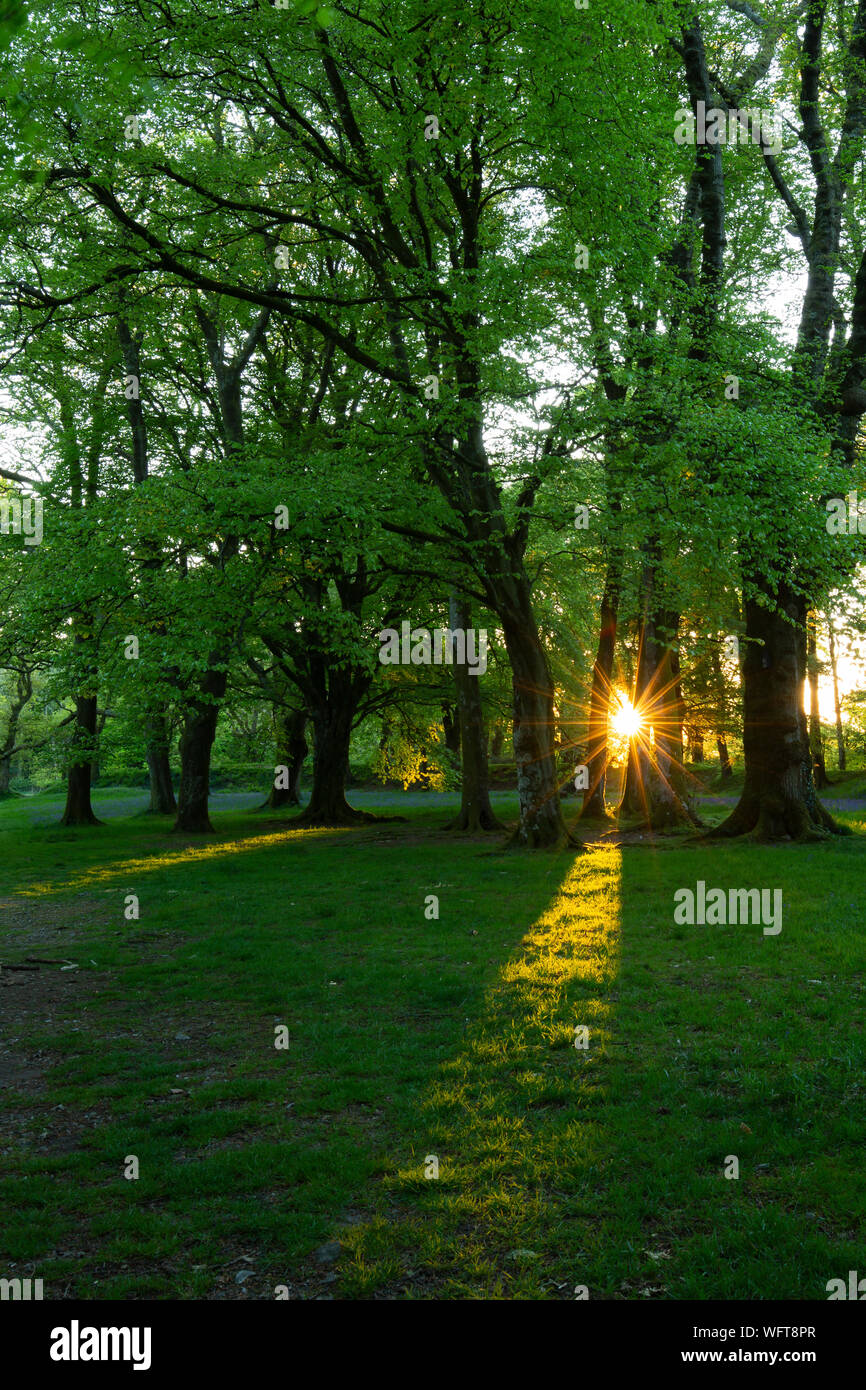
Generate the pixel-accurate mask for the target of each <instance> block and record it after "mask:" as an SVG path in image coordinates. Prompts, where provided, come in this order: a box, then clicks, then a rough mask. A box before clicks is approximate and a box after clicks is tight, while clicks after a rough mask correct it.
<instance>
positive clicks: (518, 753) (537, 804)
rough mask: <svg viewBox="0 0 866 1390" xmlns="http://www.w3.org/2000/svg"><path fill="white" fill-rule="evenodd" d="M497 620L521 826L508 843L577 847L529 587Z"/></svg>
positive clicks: (517, 592) (524, 585)
mask: <svg viewBox="0 0 866 1390" xmlns="http://www.w3.org/2000/svg"><path fill="white" fill-rule="evenodd" d="M509 597H510V602H509V603H508V604H503V606H502V610H501V611H500V613H499V616H500V618H501V620H502V628H503V632H504V634H505V645H506V648H507V650H508V657H509V660H510V662H511V682H512V692H513V701H514V703H513V708H514V757H515V761H516V763H517V794H518V798H519V801H520V821H519V824H518V827H517V830H516V831H515V833H514V835H513V837H512V840H511V843H512V845H514V846H522V847H525V848H532V849H543V848H553V847H555V846H562V845H566V844H571V845H576V844H577V843H578V842H577V841H576V840H575V839H574V837H573V836H572V835H570V833H569V831H568V828H567V827H566V824H565V821H564V819H563V815H562V807H561V805H560V801H559V781H558V778H557V775H556V755H555V751H554V728H555V723H554V710H553V681H552V680H551V676H550V670H549V668H548V665H547V657H546V655H545V652H544V648H543V647H542V645H541V639H540V637H539V635H538V627H537V625H536V622H535V614H534V613H533V611H532V601H531V598H530V592H529V583H528V581H527V579H526V578H525V576H519V577H517V578H516V580H515V582H514V586H513V588H512V590H511V594H510V596H509Z"/></svg>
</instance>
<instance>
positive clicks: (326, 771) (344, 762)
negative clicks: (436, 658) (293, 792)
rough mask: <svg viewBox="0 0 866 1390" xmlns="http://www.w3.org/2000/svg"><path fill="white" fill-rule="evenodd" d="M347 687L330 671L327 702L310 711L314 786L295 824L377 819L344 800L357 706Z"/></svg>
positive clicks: (356, 821)
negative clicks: (357, 809)
mask: <svg viewBox="0 0 866 1390" xmlns="http://www.w3.org/2000/svg"><path fill="white" fill-rule="evenodd" d="M349 689H350V687H349V686H348V685H347V683H346V682H343V681H339V680H337V679H336V676H335V673H333V672H332V673H331V680H330V682H329V690H328V695H329V698H328V701H327V704H325V705H323V706H319V707H317V708H315V709H314V710H313V733H314V737H315V748H314V750H313V787H312V791H311V792H310V800H309V802H308V803H307V806H306V809H305V810H304V811H303V813H302V814H301V815H300V816H299V817H298V820H297V821H296V822H294V824H298V825H300V824H303V825H354V824H357V823H358V822H359V821H365V820H375V819H376V817H375V816H370V815H368V813H367V812H366V811H356V810H355V809H354V807H352V806H350V805H349V803H348V801H347V800H346V778H347V777H348V774H349V744H350V741H351V737H352V721H353V719H354V715H355V709H356V707H357V706H356V704H355V703H354V702H353V701H352V700H351V699H350V698H349Z"/></svg>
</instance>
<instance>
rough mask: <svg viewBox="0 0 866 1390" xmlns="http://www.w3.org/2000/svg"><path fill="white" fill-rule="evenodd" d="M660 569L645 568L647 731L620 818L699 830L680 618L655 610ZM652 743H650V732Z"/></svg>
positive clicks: (641, 705)
mask: <svg viewBox="0 0 866 1390" xmlns="http://www.w3.org/2000/svg"><path fill="white" fill-rule="evenodd" d="M655 586H656V568H655V565H649V566H647V567H646V568H645V571H644V578H643V588H644V594H645V604H646V609H645V617H644V622H643V629H642V632H641V639H640V646H639V654H638V674H637V688H636V695H635V704H636V706H637V707H638V709H639V710H640V713H641V716H642V718H643V721H644V729H643V731H641V732H639V733H638V735H637V736H636V737H635V738H633V739H632V740H631V744H630V747H629V760H628V766H627V768H626V776H625V781H624V786H623V794H622V798H621V800H620V808H619V809H620V814H626V815H638V816H640V817H641V819H642V821H643V824H644V825H645V826H646V827H647V828H648V829H651V830H661V829H665V828H668V827H672V826H675V825H685V824H688V825H695V826H696V825H698V824H699V821H698V818H697V815H696V813H695V809H694V804H693V797H692V796H691V794H690V793H689V790H688V788H687V785H686V777H685V770H684V768H683V732H682V719H683V702H682V696H681V694H680V689H679V656H678V652H677V634H678V631H679V614H678V613H673V612H670V611H668V610H665V609H658V610H657V609H655V608H654V607H653V592H654V590H655ZM650 728H651V729H652V733H653V742H652V744H651V743H650V739H649V729H650Z"/></svg>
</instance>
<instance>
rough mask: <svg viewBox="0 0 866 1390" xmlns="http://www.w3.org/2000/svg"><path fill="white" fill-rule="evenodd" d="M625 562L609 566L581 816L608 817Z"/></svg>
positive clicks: (593, 676) (599, 635)
mask: <svg viewBox="0 0 866 1390" xmlns="http://www.w3.org/2000/svg"><path fill="white" fill-rule="evenodd" d="M620 582H621V561H620V559H619V556H616V557H615V558H614V559H613V560H611V562H610V564H609V565H608V567H607V575H606V577H605V585H604V593H603V594H602V599H601V613H600V616H599V631H598V648H597V650H596V654H595V664H594V666H593V669H592V693H591V695H590V702H589V736H588V741H587V753H586V765H587V771H588V777H587V782H588V785H587V787H586V789H585V791H584V793H583V808H582V810H581V817H586V816H606V815H607V809H606V807H605V801H604V792H605V785H606V782H607V722H608V713H609V710H610V691H611V678H612V675H613V656H614V651H615V648H616V630H617V617H618V612H619V591H620Z"/></svg>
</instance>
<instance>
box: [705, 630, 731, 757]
mask: <svg viewBox="0 0 866 1390" xmlns="http://www.w3.org/2000/svg"><path fill="white" fill-rule="evenodd" d="M710 660H711V663H712V670H713V680H714V682H715V686H716V705H717V708H718V719H719V724H718V729H717V731H716V749H717V750H718V754H719V772H720V775H721V779H722V781H723V782H726V781H727V780H728V778H729V777H733V775H734V769H733V766H732V764H731V756H730V754H729V752H728V738H727V727H728V692H727V690H726V688H725V673H724V671H723V670H722V663H721V661H720V659H719V649H718V647H715V646H714V647H713V649H712V656H711V658H710Z"/></svg>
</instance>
